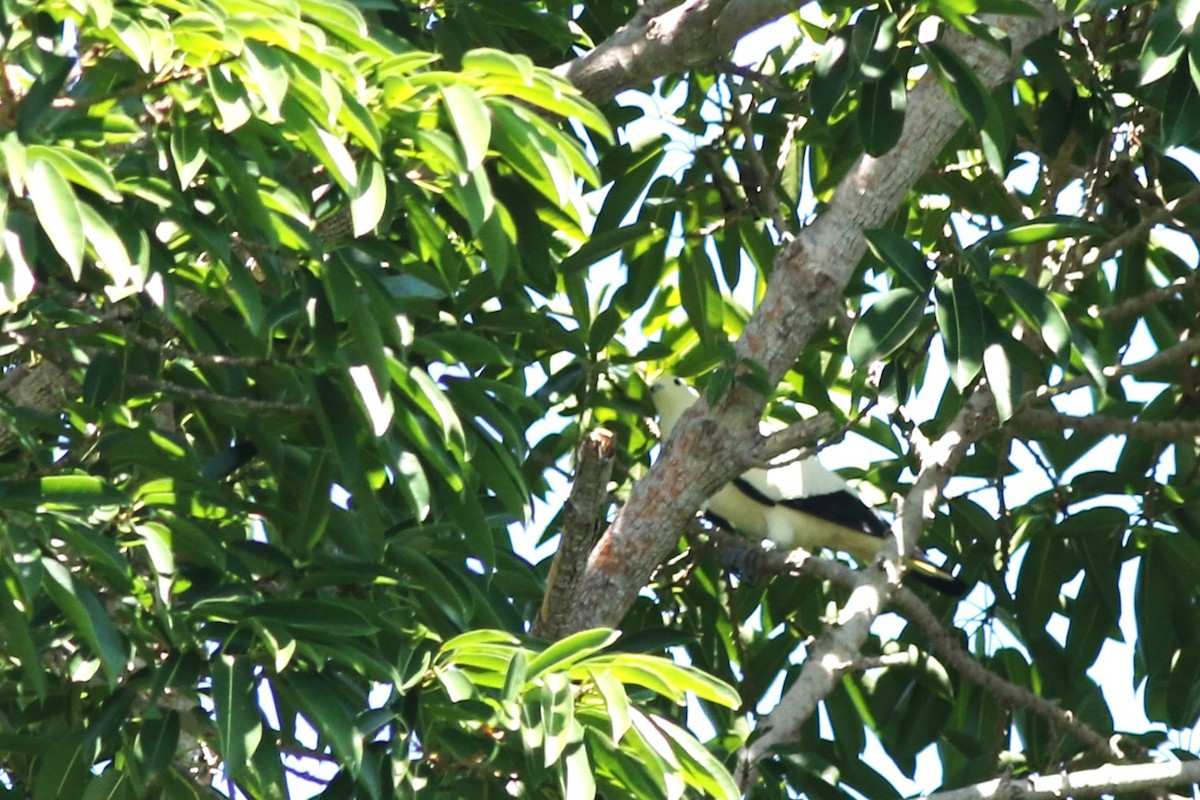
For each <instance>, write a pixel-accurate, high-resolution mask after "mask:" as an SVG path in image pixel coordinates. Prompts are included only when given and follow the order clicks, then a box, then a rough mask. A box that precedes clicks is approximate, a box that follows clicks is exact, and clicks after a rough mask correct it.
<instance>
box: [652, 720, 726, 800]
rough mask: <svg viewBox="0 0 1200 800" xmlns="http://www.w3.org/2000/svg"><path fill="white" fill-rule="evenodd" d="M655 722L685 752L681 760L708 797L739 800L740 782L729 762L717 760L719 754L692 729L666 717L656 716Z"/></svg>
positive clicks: (687, 776)
mask: <svg viewBox="0 0 1200 800" xmlns="http://www.w3.org/2000/svg"><path fill="white" fill-rule="evenodd" d="M654 722H655V724H657V725H658V729H659V730H660V731H662V732H663V733H664V734H665V735H666V737H667V738H668V739H669V740H670V741H671V743H672V744H673V745H674V746H675V747H676V748H677V749H678V750H680V751H681V752H682V754H683V756H684V758H682V759H680V762H681V764H682V766H683V772H684V777H685V779H686V780H687V782H688V784H689V785H691V786H692V787H693V788H695V789H697V790H699V791H700V792H701V793H703V794H704V795H705V796H708V797H717V798H728V800H736V798H739V797H741V796H742V793H741V792H740V791H739V790H738V786H737V782H736V781H734V779H733V776H732V775H730V774H729V770H727V769H725V765H724V764H722V763H721V762H720V761H719V760H717V758H716V756H714V755H713V754H712V753H710V752H709V751H708V750H707V749H706V748H705V747H704V746H703V745H702V744H700V742H698V741H696V737H695V735H693V734H692V732H691V731H688V730H685V729H683V728H681V727H679V726H678V725H676V724H675V723H674V722H672V721H671V720H669V719H664V718H663V717H655V718H654Z"/></svg>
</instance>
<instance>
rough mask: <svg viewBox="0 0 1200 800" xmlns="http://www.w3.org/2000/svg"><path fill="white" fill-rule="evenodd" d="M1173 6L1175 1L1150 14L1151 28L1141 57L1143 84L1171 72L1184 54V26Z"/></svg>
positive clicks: (1152, 81)
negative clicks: (1180, 22)
mask: <svg viewBox="0 0 1200 800" xmlns="http://www.w3.org/2000/svg"><path fill="white" fill-rule="evenodd" d="M1173 6H1174V3H1167V4H1164V5H1161V6H1159V7H1158V8H1157V9H1155V11H1154V13H1153V14H1152V15H1151V16H1150V29H1149V33H1148V34H1147V35H1146V38H1145V40H1144V43H1143V45H1142V54H1141V57H1140V65H1141V72H1142V78H1141V83H1142V85H1143V86H1145V85H1147V84H1150V83H1154V82H1155V81H1157V80H1159V79H1160V78H1163V77H1165V76H1167V75H1169V74H1171V72H1172V71H1173V70H1174V69H1175V65H1176V64H1178V63H1179V59H1180V57H1181V56H1183V53H1184V50H1185V47H1184V44H1185V42H1184V41H1183V28H1182V27H1181V26H1180V24H1179V19H1178V18H1177V17H1176V16H1175V12H1174V8H1173Z"/></svg>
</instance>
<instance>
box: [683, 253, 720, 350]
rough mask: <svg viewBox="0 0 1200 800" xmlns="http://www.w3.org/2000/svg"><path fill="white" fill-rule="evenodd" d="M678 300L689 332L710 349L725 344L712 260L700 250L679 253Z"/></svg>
mask: <svg viewBox="0 0 1200 800" xmlns="http://www.w3.org/2000/svg"><path fill="white" fill-rule="evenodd" d="M679 297H680V299H681V300H682V302H683V310H684V311H686V312H687V315H688V319H689V320H690V321H691V323H692V327H693V329H694V330H695V331H696V333H697V334H698V335H699V336H700V339H701V340H702V341H704V342H706V343H707V344H708V345H709V346H710V347H711V346H716V345H719V344H721V343H723V342H725V341H726V336H725V332H724V323H725V302H724V299H723V298H722V297H721V293H720V291H719V290H718V283H717V275H716V272H715V271H714V270H713V265H712V261H711V260H709V257H708V254H707V253H706V252H704V249H703V248H701V247H692V248H687V249H685V250H684V251H683V252H681V253H680V254H679Z"/></svg>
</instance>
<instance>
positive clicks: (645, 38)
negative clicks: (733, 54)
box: [555, 0, 797, 103]
mask: <svg viewBox="0 0 1200 800" xmlns="http://www.w3.org/2000/svg"><path fill="white" fill-rule="evenodd" d="M796 7H797V6H796V3H795V2H788V1H787V0H683V2H681V3H671V2H669V1H668V2H663V1H662V0H654V1H653V2H647V3H646V4H644V5H643V6H642V7H641V8H640V9H638V12H637V13H636V14H634V15H633V18H632V19H631V20H629V22H628V23H626V24H625V25H623V26H622V27H621V28H620V29H618V30H617V32H616V33H614V34H613V35H612V36H610V37H608V38H607V39H605V40H604V41H603V42H601V43H600V44H598V45H597V46H596V47H594V48H593V49H592V50H590V51H588V52H587V53H585V54H583V55H581V56H580V57H578V58H576V59H574V60H572V61H568V62H566V63H565V64H561V65H560V66H559V67H558V68H557V69H556V70H555V71H556V72H557V73H558V74H560V75H562V76H563V77H565V78H566V79H567V80H569V81H570V82H571V83H572V84H574V85H575V87H576V88H577V89H579V91H581V92H582V93H583V94H584V96H585V97H587V98H588V99H589V100H591V101H592V102H593V103H604V102H607V101H608V100H610V99H612V97H613V96H614V95H616V94H617V93H619V92H621V91H624V90H625V89H632V88H634V87H636V86H644V85H647V84H649V83H650V81H652V80H654V79H655V78H660V77H662V76H663V75H668V74H675V73H679V72H682V71H683V70H685V69H687V68H689V67H693V66H696V65H698V64H704V63H707V62H709V61H712V60H713V59H715V58H719V57H721V56H724V55H726V54H727V53H728V52H729V51H730V50H732V49H733V45H734V44H735V43H736V42H737V40H738V39H740V38H741V37H742V36H745V35H746V34H747V33H749V32H750V31H752V30H754V29H756V28H759V27H761V26H763V25H765V24H767V23H768V22H773V21H774V20H777V19H779V18H780V17H783V16H785V15H787V14H790V13H793V12H794V11H795V10H796Z"/></svg>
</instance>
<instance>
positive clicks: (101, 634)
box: [41, 558, 126, 685]
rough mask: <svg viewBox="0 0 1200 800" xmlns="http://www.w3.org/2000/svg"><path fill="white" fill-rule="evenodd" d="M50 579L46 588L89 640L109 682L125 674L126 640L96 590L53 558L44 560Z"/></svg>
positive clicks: (88, 643)
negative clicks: (105, 610) (107, 612)
mask: <svg viewBox="0 0 1200 800" xmlns="http://www.w3.org/2000/svg"><path fill="white" fill-rule="evenodd" d="M41 563H42V569H43V570H44V571H45V576H46V579H45V580H44V581H43V583H42V587H43V588H44V589H45V590H46V594H48V595H50V598H51V599H52V600H54V604H55V605H57V606H58V607H59V609H61V610H62V612H63V614H64V615H65V616H66V618H67V619H68V620H69V621H70V623H71V626H72V627H73V628H74V629H75V631H76V633H78V634H79V636H80V637H82V639H83V641H84V642H86V643H87V645H88V647H89V648H90V649H91V651H92V653H93V654H94V655H96V656H99V657H100V663H101V665H102V666H103V668H104V672H105V673H106V675H107V676H108V682H109V685H116V682H117V681H118V680H119V679H120V677H121V676H122V675H124V673H125V660H126V659H125V650H126V648H125V642H124V641H123V640H122V637H121V633H120V631H119V630H117V626H116V625H114V624H113V622H112V620H111V619H109V618H108V615H107V614H105V613H104V608H103V607H102V606H101V605H100V600H99V599H98V598H97V597H96V593H95V592H93V591H92V590H91V589H90V588H88V587H87V586H85V585H84V584H83V583H82V582H81V581H79V580H78V579H77V578H76V577H75V576H74V575H72V574H71V573H70V572H69V571H68V570H67V568H66V567H64V566H63V565H62V564H60V563H59V562H58V561H56V560H54V559H52V558H43V559H42V562H41Z"/></svg>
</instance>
